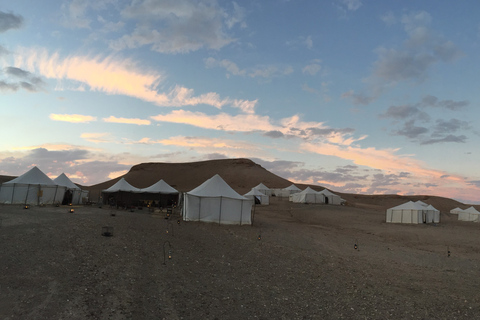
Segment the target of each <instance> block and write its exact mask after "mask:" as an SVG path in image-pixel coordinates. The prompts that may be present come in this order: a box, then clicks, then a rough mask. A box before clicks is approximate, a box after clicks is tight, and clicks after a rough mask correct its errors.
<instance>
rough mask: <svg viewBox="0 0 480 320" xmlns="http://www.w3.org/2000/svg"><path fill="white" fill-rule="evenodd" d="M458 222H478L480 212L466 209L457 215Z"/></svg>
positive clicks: (479, 220) (471, 208)
mask: <svg viewBox="0 0 480 320" xmlns="http://www.w3.org/2000/svg"><path fill="white" fill-rule="evenodd" d="M458 220H459V221H475V222H480V212H478V211H477V209H475V208H474V207H470V208H467V209H465V210H463V211H462V212H460V213H459V214H458Z"/></svg>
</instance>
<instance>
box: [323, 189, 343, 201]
mask: <svg viewBox="0 0 480 320" xmlns="http://www.w3.org/2000/svg"><path fill="white" fill-rule="evenodd" d="M319 193H320V194H323V195H324V196H325V199H324V203H325V204H343V203H345V200H344V199H342V197H340V196H339V195H336V194H334V193H332V192H330V191H329V190H327V189H323V190H322V191H320V192H319Z"/></svg>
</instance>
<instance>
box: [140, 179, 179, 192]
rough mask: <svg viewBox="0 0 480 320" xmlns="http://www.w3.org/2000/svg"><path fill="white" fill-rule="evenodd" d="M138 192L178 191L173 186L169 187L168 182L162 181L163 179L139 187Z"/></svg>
mask: <svg viewBox="0 0 480 320" xmlns="http://www.w3.org/2000/svg"><path fill="white" fill-rule="evenodd" d="M140 192H149V193H163V194H173V193H178V191H177V190H176V189H175V188H173V187H171V186H170V185H169V184H168V183H166V182H165V181H163V179H161V180H160V181H158V182H156V183H154V184H152V185H151V186H150V187H148V188H143V189H140Z"/></svg>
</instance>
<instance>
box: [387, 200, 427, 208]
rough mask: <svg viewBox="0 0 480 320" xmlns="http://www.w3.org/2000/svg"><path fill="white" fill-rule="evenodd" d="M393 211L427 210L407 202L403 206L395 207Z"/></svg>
mask: <svg viewBox="0 0 480 320" xmlns="http://www.w3.org/2000/svg"><path fill="white" fill-rule="evenodd" d="M391 209H404V210H410V209H413V210H424V209H425V208H424V207H423V206H421V205H419V204H418V203H415V202H413V201H408V202H405V203H403V204H401V205H398V206H396V207H393V208H391Z"/></svg>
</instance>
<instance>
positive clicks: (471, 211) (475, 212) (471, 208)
mask: <svg viewBox="0 0 480 320" xmlns="http://www.w3.org/2000/svg"><path fill="white" fill-rule="evenodd" d="M463 211H464V212H468V213H474V214H480V212H478V211H477V209H475V208H474V207H470V208H467V209H465V210H463Z"/></svg>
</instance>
